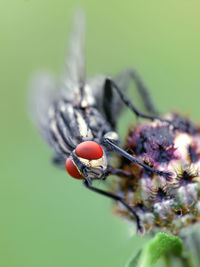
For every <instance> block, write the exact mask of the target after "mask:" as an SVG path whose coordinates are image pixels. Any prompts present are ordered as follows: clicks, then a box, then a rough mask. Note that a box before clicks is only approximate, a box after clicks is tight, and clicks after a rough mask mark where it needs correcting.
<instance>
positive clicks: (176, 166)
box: [113, 113, 200, 234]
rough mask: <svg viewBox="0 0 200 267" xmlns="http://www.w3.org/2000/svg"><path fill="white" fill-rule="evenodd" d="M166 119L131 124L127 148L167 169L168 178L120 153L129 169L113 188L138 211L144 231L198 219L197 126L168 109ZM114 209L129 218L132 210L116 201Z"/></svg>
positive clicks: (171, 229) (199, 157)
mask: <svg viewBox="0 0 200 267" xmlns="http://www.w3.org/2000/svg"><path fill="white" fill-rule="evenodd" d="M164 118H165V119H167V120H169V121H170V122H171V123H167V122H166V121H160V120H156V121H153V122H144V123H142V124H138V125H136V126H134V127H132V128H131V129H130V131H129V133H128V137H127V141H126V144H125V149H126V150H127V151H128V152H129V153H131V154H132V155H133V156H136V157H137V158H138V159H139V160H140V161H142V162H144V163H146V164H148V165H149V166H151V167H153V168H155V169H157V170H160V171H165V172H170V173H171V179H170V180H169V179H168V180H167V179H165V178H164V177H161V176H158V175H157V174H155V173H152V172H150V171H149V170H146V169H144V168H143V167H141V166H139V165H137V164H135V163H130V162H129V161H128V160H127V159H125V158H120V165H119V167H120V168H121V169H122V170H126V171H129V172H131V174H132V176H131V177H123V178H122V179H121V180H120V181H119V182H117V183H116V185H115V187H114V189H113V191H114V193H115V194H118V195H120V196H122V197H123V198H124V200H125V201H126V203H127V204H128V205H130V207H132V208H133V209H134V210H135V211H136V212H137V214H138V216H139V218H140V220H141V224H142V225H143V227H144V229H145V231H146V232H149V231H157V230H159V231H165V232H168V233H172V234H178V233H179V231H180V229H181V228H183V227H186V226H189V225H190V224H193V223H195V222H198V221H199V220H200V200H199V196H200V130H199V128H198V127H197V126H195V125H194V124H193V123H192V122H191V121H190V120H188V119H187V118H184V117H181V116H180V115H178V114H174V113H170V114H167V115H166V116H164ZM115 212H116V213H118V214H120V215H122V216H123V217H124V218H126V219H128V220H129V221H133V220H134V218H133V216H132V215H131V214H130V213H129V212H128V211H127V210H126V209H125V208H124V207H123V206H122V205H120V203H116V204H115Z"/></svg>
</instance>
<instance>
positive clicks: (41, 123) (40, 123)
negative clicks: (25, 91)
mask: <svg viewBox="0 0 200 267" xmlns="http://www.w3.org/2000/svg"><path fill="white" fill-rule="evenodd" d="M30 87H31V88H30V94H29V111H30V112H29V113H30V117H31V119H32V121H33V122H34V124H35V125H36V126H37V128H38V129H39V131H40V132H41V134H42V136H43V138H44V139H45V140H46V141H47V142H48V143H49V144H50V145H51V136H50V130H49V119H50V117H49V112H50V107H51V106H52V105H53V103H54V102H55V101H56V99H57V95H58V91H57V90H56V89H57V88H56V83H55V80H54V78H53V76H52V75H51V74H50V73H47V72H39V73H37V74H35V75H34V77H33V78H32V81H31V86H30Z"/></svg>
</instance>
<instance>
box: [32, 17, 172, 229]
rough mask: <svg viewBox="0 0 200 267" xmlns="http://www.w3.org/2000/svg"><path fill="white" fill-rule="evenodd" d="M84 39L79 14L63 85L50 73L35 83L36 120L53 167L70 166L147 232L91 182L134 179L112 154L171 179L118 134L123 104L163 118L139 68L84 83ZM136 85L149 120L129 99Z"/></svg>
mask: <svg viewBox="0 0 200 267" xmlns="http://www.w3.org/2000/svg"><path fill="white" fill-rule="evenodd" d="M84 39H85V35H84V15H83V14H82V13H77V14H76V16H75V20H74V27H73V31H72V35H71V39H70V45H69V52H68V56H67V60H66V68H65V70H64V74H63V76H62V79H61V83H60V84H59V85H56V83H55V81H54V80H53V79H52V77H51V76H49V75H46V74H39V75H38V76H37V77H36V78H35V80H34V82H33V83H32V94H31V106H32V114H33V118H34V120H35V122H36V124H37V126H38V127H39V129H40V131H41V133H42V135H43V137H44V138H45V140H46V141H47V142H48V143H49V145H50V146H51V147H52V148H53V150H54V154H55V156H54V158H53V162H54V164H55V165H57V166H61V167H65V168H66V170H67V172H68V173H69V174H70V175H71V176H72V177H74V178H76V179H83V184H84V185H85V186H86V187H87V188H88V189H90V190H92V191H94V192H96V193H99V194H102V195H105V196H107V197H110V198H112V199H114V200H116V201H118V202H120V203H121V204H122V205H123V206H124V207H125V208H126V209H127V210H129V212H130V213H131V214H132V216H134V217H135V219H136V221H137V227H138V230H139V231H140V232H142V227H141V225H140V220H139V217H138V215H137V213H136V212H135V210H134V209H133V208H131V207H130V206H129V205H128V204H127V203H126V202H125V201H124V199H123V198H121V197H120V196H118V195H115V194H112V193H110V192H107V191H103V190H101V189H98V188H96V187H93V186H92V181H93V180H96V179H105V178H106V177H107V176H108V175H109V174H114V175H116V176H119V177H120V176H129V175H130V173H129V172H126V171H124V170H120V169H117V168H114V167H112V166H110V165H109V164H108V161H109V159H110V157H111V156H112V153H117V154H120V155H121V156H123V157H125V158H126V159H128V160H129V161H130V162H134V163H137V164H139V165H141V166H142V167H143V168H145V169H147V170H148V171H150V172H152V173H156V174H157V175H160V176H163V177H166V178H168V179H170V174H169V173H168V172H164V171H161V170H158V169H155V168H152V167H150V166H149V165H147V164H146V163H144V162H142V161H140V160H138V159H137V158H136V157H134V156H133V155H131V154H129V153H127V152H126V151H125V150H123V149H122V148H120V147H119V143H120V140H119V136H118V134H117V131H116V124H117V119H118V116H119V114H120V111H121V108H122V103H124V104H125V105H126V106H127V107H128V108H129V109H131V110H132V111H133V112H134V114H135V115H136V116H137V117H141V118H145V119H149V120H151V121H154V120H159V121H162V120H163V119H160V118H159V117H157V116H156V109H155V107H154V105H153V103H152V100H151V97H150V94H149V92H148V89H147V87H146V86H145V85H144V83H143V82H142V80H141V78H140V76H139V75H138V74H137V72H136V71H135V70H134V69H127V70H124V71H123V72H121V73H120V74H119V75H118V76H117V77H116V78H114V79H112V78H110V77H107V76H105V75H98V76H96V77H93V78H90V79H87V80H86V79H85V56H84V43H85V41H84ZM131 80H134V81H135V83H136V85H137V88H138V91H139V93H140V95H141V97H142V99H143V101H144V105H145V107H146V109H147V111H148V113H149V114H150V115H147V114H144V113H142V112H140V111H139V110H138V109H137V108H136V107H135V105H134V104H133V103H132V102H131V101H130V100H129V99H128V98H127V97H126V95H125V92H126V89H127V88H128V87H129V83H130V81H131ZM164 121H166V122H167V120H164Z"/></svg>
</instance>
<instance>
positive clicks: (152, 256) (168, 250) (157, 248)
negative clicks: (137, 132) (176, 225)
mask: <svg viewBox="0 0 200 267" xmlns="http://www.w3.org/2000/svg"><path fill="white" fill-rule="evenodd" d="M182 250H183V243H182V240H181V239H180V238H178V237H176V236H172V235H168V234H165V233H158V234H157V235H156V236H155V237H154V238H153V239H152V240H150V241H149V242H148V243H147V244H146V246H145V247H144V249H143V251H142V253H141V251H139V252H138V253H137V254H136V255H135V256H134V257H133V259H132V260H131V261H130V262H129V264H128V267H150V266H154V264H155V263H156V262H157V260H158V259H159V258H160V257H161V256H165V255H167V254H174V255H176V256H178V255H180V254H181V252H182Z"/></svg>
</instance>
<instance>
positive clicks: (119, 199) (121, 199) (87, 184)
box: [83, 180, 144, 234]
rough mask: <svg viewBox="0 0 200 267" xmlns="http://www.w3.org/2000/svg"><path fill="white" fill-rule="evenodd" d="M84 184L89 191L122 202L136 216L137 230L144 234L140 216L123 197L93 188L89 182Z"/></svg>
mask: <svg viewBox="0 0 200 267" xmlns="http://www.w3.org/2000/svg"><path fill="white" fill-rule="evenodd" d="M83 184H84V185H85V186H86V188H88V189H89V190H91V191H93V192H96V193H98V194H100V195H103V196H106V197H109V198H111V199H113V200H115V201H118V202H120V203H121V204H122V205H123V206H124V207H125V208H126V209H127V210H128V211H129V212H130V213H131V214H132V215H133V216H134V218H135V220H136V224H137V230H138V232H139V233H141V234H142V233H143V232H144V229H143V227H142V225H141V222H140V218H139V216H138V215H137V213H136V212H135V211H134V210H133V209H132V208H131V207H130V206H129V205H128V204H127V203H126V202H125V201H124V199H123V198H121V197H119V196H117V195H115V194H112V193H110V192H107V191H104V190H101V189H99V188H96V187H93V186H91V185H90V184H89V183H88V182H87V180H85V181H84V182H83Z"/></svg>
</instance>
